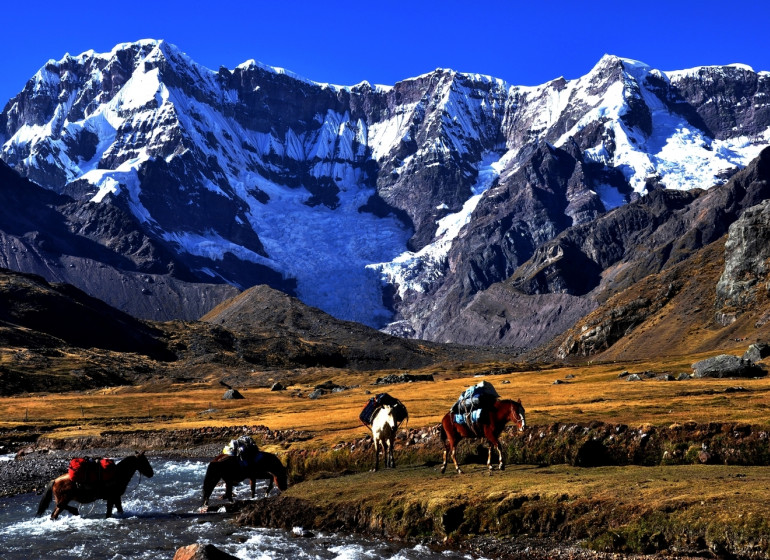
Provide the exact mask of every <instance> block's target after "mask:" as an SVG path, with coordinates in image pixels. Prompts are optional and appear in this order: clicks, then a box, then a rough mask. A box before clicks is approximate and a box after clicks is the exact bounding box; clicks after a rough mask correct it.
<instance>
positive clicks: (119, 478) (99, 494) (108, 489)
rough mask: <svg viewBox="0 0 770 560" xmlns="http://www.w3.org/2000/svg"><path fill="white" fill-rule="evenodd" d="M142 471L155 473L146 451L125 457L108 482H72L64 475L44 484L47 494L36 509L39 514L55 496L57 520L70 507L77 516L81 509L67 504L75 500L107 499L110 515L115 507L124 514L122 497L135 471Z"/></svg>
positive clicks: (147, 474)
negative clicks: (84, 483)
mask: <svg viewBox="0 0 770 560" xmlns="http://www.w3.org/2000/svg"><path fill="white" fill-rule="evenodd" d="M136 471H139V472H140V473H141V474H143V475H144V476H146V477H147V478H150V477H152V475H153V474H155V473H154V472H153V470H152V466H150V462H149V461H148V460H147V457H145V455H144V451H142V452H141V453H139V452H137V453H136V454H134V455H130V456H128V457H126V458H125V459H122V460H121V461H120V462H118V464H116V465H115V474H114V476H113V477H112V478H111V479H110V480H109V481H108V482H100V483H96V484H89V485H80V484H76V483H75V482H73V481H72V479H71V478H70V477H69V475H68V474H64V475H62V476H60V477H59V478H56V479H54V480H52V481H51V482H49V483H48V484H47V485H46V487H45V493H44V494H43V498H42V499H41V500H40V505H39V506H38V508H37V515H38V516H41V515H43V513H45V510H47V509H48V506H49V505H50V504H51V499H52V498H55V499H56V507H55V508H54V510H53V513H52V514H51V519H56V518H58V517H59V514H60V513H61V512H62V510H65V509H66V510H67V511H68V512H70V513H71V514H72V515H78V508H76V507H74V506H71V505H68V504H69V502H71V501H75V502H79V503H81V504H88V503H91V502H95V501H96V500H107V515H106V516H105V517H112V508H113V506H114V507H115V508H116V509H117V510H118V513H123V504H122V502H121V501H120V497H121V496H122V495H123V494H125V493H126V488H127V487H128V483H129V481H130V480H131V478H132V477H133V476H134V473H135V472H136Z"/></svg>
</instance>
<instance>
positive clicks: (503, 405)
mask: <svg viewBox="0 0 770 560" xmlns="http://www.w3.org/2000/svg"><path fill="white" fill-rule="evenodd" d="M509 422H510V423H513V424H516V425H518V426H519V431H521V430H523V429H524V426H525V424H526V421H525V419H524V407H523V406H522V405H521V400H518V401H512V400H510V399H502V400H497V401H495V404H494V406H493V407H491V408H490V409H489V410H487V411H485V412H484V413H482V416H481V418H479V422H478V423H477V425H476V430H477V432H478V433H477V432H476V431H474V430H473V428H471V427H470V426H468V425H467V424H457V423H455V421H454V418H452V413H451V412H447V413H446V414H445V415H444V418H442V419H441V430H440V431H441V441H443V442H444V463H443V464H442V465H441V474H444V471H446V456H447V451H449V452H451V454H452V461H453V462H454V464H455V468H456V469H457V472H458V473H460V474H462V472H463V471H461V470H460V467H459V466H458V465H457V457H456V453H457V444H458V443H460V440H461V439H463V438H479V437H484V438H486V439H487V441H489V458H488V459H487V466H488V467H489V471H490V473H491V472H492V450H493V449H497V454H498V455H499V456H500V465H499V466H500V470H503V469H504V468H505V464H504V463H503V454H502V452H501V451H500V441H499V440H498V439H497V438H498V437H500V432H502V431H503V428H504V427H505V425H506V424H508V423H509Z"/></svg>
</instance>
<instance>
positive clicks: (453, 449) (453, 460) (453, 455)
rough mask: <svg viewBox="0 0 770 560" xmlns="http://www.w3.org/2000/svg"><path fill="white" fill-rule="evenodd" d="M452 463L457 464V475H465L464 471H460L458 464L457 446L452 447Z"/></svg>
mask: <svg viewBox="0 0 770 560" xmlns="http://www.w3.org/2000/svg"><path fill="white" fill-rule="evenodd" d="M452 462H453V463H454V464H455V469H457V474H463V471H462V470H461V469H460V465H458V464H457V446H456V445H453V446H452Z"/></svg>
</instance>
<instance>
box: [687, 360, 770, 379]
mask: <svg viewBox="0 0 770 560" xmlns="http://www.w3.org/2000/svg"><path fill="white" fill-rule="evenodd" d="M692 369H693V377H697V378H702V377H762V376H764V375H766V373H765V371H764V370H763V369H762V368H760V367H759V366H757V365H755V364H754V362H752V361H750V360H745V359H743V358H739V357H738V356H733V355H730V354H721V355H719V356H714V357H713V358H707V359H705V360H701V361H699V362H695V363H694V364H693V365H692Z"/></svg>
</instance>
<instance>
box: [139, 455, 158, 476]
mask: <svg viewBox="0 0 770 560" xmlns="http://www.w3.org/2000/svg"><path fill="white" fill-rule="evenodd" d="M134 457H136V470H138V471H139V472H140V473H142V474H143V475H144V476H146V477H147V478H152V475H154V474H155V472H154V471H153V470H152V465H150V462H149V461H148V460H147V456H146V455H145V454H144V451H142V452H139V451H137V452H136V454H135V455H134Z"/></svg>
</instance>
